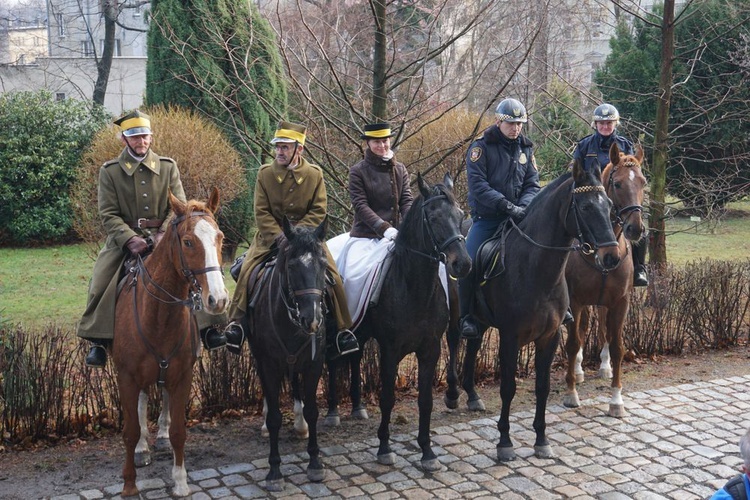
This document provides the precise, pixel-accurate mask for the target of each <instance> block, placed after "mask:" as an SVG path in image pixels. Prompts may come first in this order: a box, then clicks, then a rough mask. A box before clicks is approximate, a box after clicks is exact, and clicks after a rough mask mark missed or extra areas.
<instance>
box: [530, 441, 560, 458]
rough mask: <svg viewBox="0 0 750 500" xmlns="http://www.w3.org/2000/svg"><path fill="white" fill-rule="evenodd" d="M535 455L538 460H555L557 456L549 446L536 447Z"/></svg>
mask: <svg viewBox="0 0 750 500" xmlns="http://www.w3.org/2000/svg"><path fill="white" fill-rule="evenodd" d="M534 455H535V456H536V458H555V454H554V453H552V447H551V446H550V445H548V444H545V445H542V446H536V445H534Z"/></svg>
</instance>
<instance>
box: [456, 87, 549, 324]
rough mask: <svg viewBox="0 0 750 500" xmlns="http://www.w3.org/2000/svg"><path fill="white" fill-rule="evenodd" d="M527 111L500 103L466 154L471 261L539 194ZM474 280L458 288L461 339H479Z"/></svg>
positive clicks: (471, 277) (516, 104) (461, 282)
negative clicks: (526, 128)
mask: <svg viewBox="0 0 750 500" xmlns="http://www.w3.org/2000/svg"><path fill="white" fill-rule="evenodd" d="M526 121H527V116H526V108H525V107H524V106H523V104H521V103H520V102H519V101H517V100H516V99H504V100H502V101H501V102H500V104H498V105H497V108H496V109H495V125H492V126H491V127H489V128H488V129H487V130H485V131H484V134H483V135H482V137H481V138H479V139H477V140H476V141H474V142H473V143H472V144H471V146H470V147H469V151H468V153H467V155H466V172H467V176H468V186H469V207H470V209H471V217H472V219H473V225H472V226H471V230H470V231H469V236H468V238H467V239H466V250H467V251H468V252H469V255H471V258H472V259H473V260H476V256H477V251H478V250H479V247H480V245H481V244H482V243H484V242H485V241H486V240H487V239H488V238H490V237H491V236H492V235H493V234H494V233H495V231H496V230H497V228H498V227H499V226H500V225H501V224H503V223H505V221H506V220H508V218H509V217H511V218H513V219H514V220H515V221H520V220H521V219H523V217H524V215H525V209H526V207H527V206H528V204H529V203H530V202H531V200H532V199H533V198H534V196H536V194H537V193H538V192H539V172H538V170H537V167H536V161H535V159H534V152H533V144H532V142H531V141H530V140H529V139H527V138H526V137H525V136H523V135H521V129H522V128H523V124H524V123H526ZM476 286H477V278H476V275H475V271H474V269H472V271H471V273H469V275H468V276H467V277H465V278H463V279H461V280H459V283H458V290H459V309H460V311H461V323H460V327H461V336H462V337H464V338H467V339H473V338H478V337H479V335H480V334H479V329H478V327H477V324H476V321H475V319H474V317H473V316H472V314H471V309H472V304H473V302H474V292H475V289H476Z"/></svg>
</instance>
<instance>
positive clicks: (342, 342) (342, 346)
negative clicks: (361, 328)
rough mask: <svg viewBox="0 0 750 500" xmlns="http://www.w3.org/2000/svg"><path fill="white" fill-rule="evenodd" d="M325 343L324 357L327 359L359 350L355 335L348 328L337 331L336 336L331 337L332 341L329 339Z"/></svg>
mask: <svg viewBox="0 0 750 500" xmlns="http://www.w3.org/2000/svg"><path fill="white" fill-rule="evenodd" d="M327 344H328V346H327V347H326V359H328V360H329V361H330V360H334V359H336V358H338V357H339V356H344V355H346V354H350V353H353V352H357V351H358V350H359V342H358V341H357V337H355V336H354V334H353V333H352V332H351V330H348V329H344V330H341V331H340V332H338V333H337V334H336V338H335V339H333V342H330V341H329V342H327Z"/></svg>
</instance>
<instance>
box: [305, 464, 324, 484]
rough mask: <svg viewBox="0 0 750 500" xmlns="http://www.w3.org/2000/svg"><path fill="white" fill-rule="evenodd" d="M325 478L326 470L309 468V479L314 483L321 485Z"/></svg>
mask: <svg viewBox="0 0 750 500" xmlns="http://www.w3.org/2000/svg"><path fill="white" fill-rule="evenodd" d="M325 477H326V471H325V469H311V468H310V467H308V468H307V479H309V480H310V481H312V482H313V483H319V482H321V481H322V480H323V479H325Z"/></svg>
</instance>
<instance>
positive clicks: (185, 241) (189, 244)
mask: <svg viewBox="0 0 750 500" xmlns="http://www.w3.org/2000/svg"><path fill="white" fill-rule="evenodd" d="M182 241H183V242H184V243H185V246H186V247H188V248H192V247H193V242H192V241H191V240H182Z"/></svg>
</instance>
